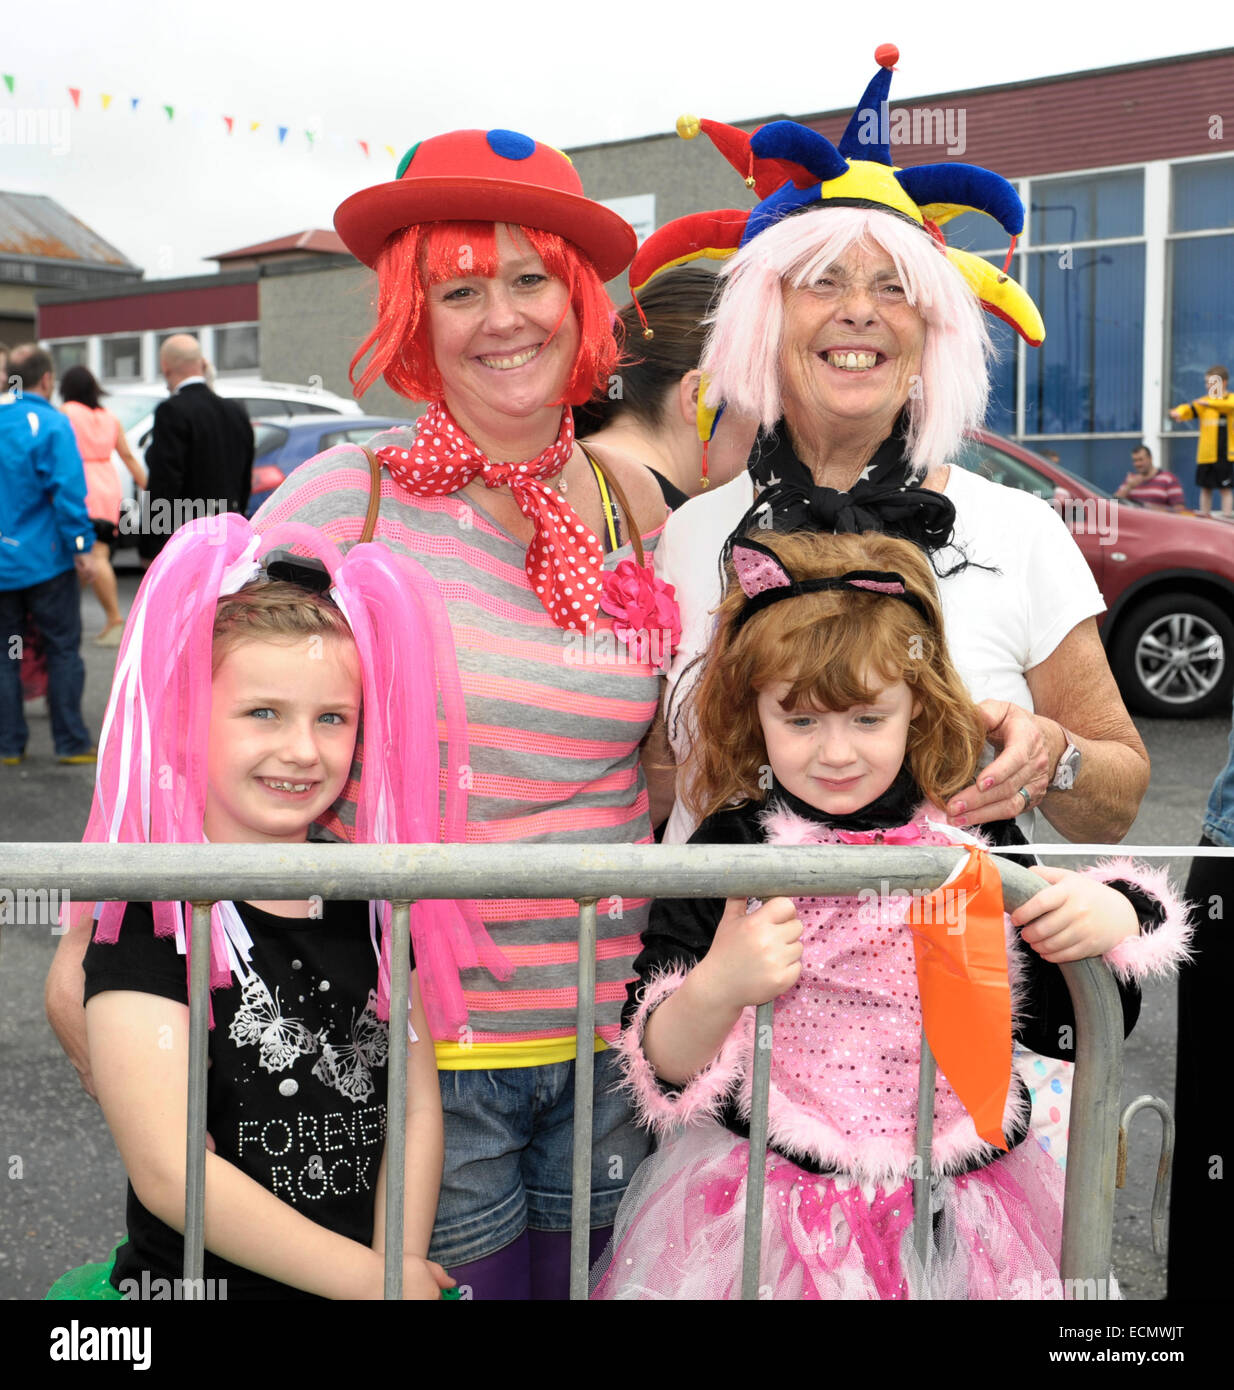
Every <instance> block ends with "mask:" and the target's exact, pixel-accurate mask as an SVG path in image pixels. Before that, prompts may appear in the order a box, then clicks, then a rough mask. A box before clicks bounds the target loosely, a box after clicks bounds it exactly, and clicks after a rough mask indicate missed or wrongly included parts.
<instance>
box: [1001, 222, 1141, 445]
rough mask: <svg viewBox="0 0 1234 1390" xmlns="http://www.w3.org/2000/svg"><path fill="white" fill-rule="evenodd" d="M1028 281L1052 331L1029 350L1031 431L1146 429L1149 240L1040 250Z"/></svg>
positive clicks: (1031, 263) (1027, 427) (1028, 426)
mask: <svg viewBox="0 0 1234 1390" xmlns="http://www.w3.org/2000/svg"><path fill="white" fill-rule="evenodd" d="M1028 261H1029V266H1028V284H1027V285H1026V286H1025V288H1026V289H1027V290H1028V292H1029V294H1030V295H1032V297H1033V299H1034V301H1035V302H1036V304H1037V307H1038V308H1039V309H1040V310H1041V316H1042V318H1043V319H1044V320H1045V323H1046V327H1047V331H1046V338H1045V342H1044V343H1043V344H1042V345H1041V347H1039V348H1036V349H1035V350H1034V351H1032V352H1030V353H1028V354H1027V358H1026V368H1027V370H1026V375H1025V402H1024V407H1025V409H1024V431H1025V433H1026V434H1029V435H1034V434H1108V433H1111V432H1115V431H1120V430H1138V429H1139V428H1140V415H1141V408H1142V394H1141V393H1142V379H1143V357H1144V350H1143V344H1144V246H1143V244H1139V245H1129V246H1109V247H1106V248H1105V249H1102V248H1100V247H1092V246H1089V247H1081V248H1078V249H1076V250H1074V251H1073V250H1072V249H1071V248H1070V247H1066V248H1064V249H1063V250H1062V251H1040V252H1036V253H1034V254H1032V255H1030V256H1029V258H1028Z"/></svg>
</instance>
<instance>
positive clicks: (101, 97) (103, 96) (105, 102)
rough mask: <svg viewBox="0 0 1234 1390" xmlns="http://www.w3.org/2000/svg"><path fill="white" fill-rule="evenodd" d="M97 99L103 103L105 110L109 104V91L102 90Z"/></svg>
mask: <svg viewBox="0 0 1234 1390" xmlns="http://www.w3.org/2000/svg"><path fill="white" fill-rule="evenodd" d="M99 100H100V101H101V102H102V103H103V110H104V111H106V110H107V108H108V107H109V106H110V105H111V93H110V92H102V93H101V94H100V95H99Z"/></svg>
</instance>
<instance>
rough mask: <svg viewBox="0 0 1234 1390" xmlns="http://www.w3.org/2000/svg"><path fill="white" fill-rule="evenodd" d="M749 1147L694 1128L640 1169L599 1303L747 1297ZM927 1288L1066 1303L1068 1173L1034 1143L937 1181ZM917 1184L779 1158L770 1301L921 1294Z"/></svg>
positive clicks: (772, 1200) (604, 1269) (766, 1212)
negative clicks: (834, 1173)
mask: <svg viewBox="0 0 1234 1390" xmlns="http://www.w3.org/2000/svg"><path fill="white" fill-rule="evenodd" d="M748 1162H749V1145H748V1144H747V1142H746V1141H745V1140H744V1139H741V1138H739V1137H738V1136H737V1135H735V1134H731V1133H730V1132H729V1131H728V1130H726V1129H723V1128H722V1127H721V1126H719V1125H716V1124H706V1125H692V1126H690V1127H688V1128H687V1129H685V1130H683V1131H682V1132H681V1133H679V1134H678V1135H676V1136H675V1137H674V1138H672V1139H670V1140H669V1141H668V1142H667V1143H666V1144H664V1146H663V1147H662V1148H660V1149H659V1150H658V1151H657V1152H656V1153H654V1154H652V1156H651V1157H650V1158H648V1159H647V1160H646V1161H645V1162H644V1163H643V1164H642V1166H641V1167H640V1168H639V1170H638V1172H637V1173H636V1174H635V1176H634V1181H633V1182H632V1183H631V1184H630V1189H629V1191H628V1192H627V1193H626V1196H625V1199H624V1201H623V1202H622V1205H621V1210H620V1211H619V1212H618V1214H617V1222H616V1225H615V1227H614V1230H613V1240H612V1243H611V1245H610V1246H609V1250H608V1252H607V1254H606V1257H605V1259H604V1260H603V1261H601V1263H600V1264H599V1265H598V1266H597V1270H596V1278H595V1281H594V1283H593V1290H594V1291H593V1293H592V1297H593V1298H597V1299H657V1298H661V1299H708V1300H716V1299H736V1298H739V1297H740V1295H741V1249H742V1239H743V1233H744V1223H745V1188H746V1170H747V1166H748ZM933 1203H934V1212H935V1214H934V1248H933V1251H932V1253H931V1256H930V1267H929V1275H928V1296H929V1297H931V1298H937V1299H973V1298H980V1299H1000V1298H1001V1299H1014V1298H1041V1297H1047V1298H1048V1297H1050V1296H1055V1297H1061V1289H1060V1287H1059V1279H1058V1258H1059V1250H1060V1248H1061V1243H1062V1206H1063V1174H1062V1170H1061V1169H1060V1168H1059V1166H1058V1165H1057V1164H1056V1163H1055V1162H1054V1161H1053V1160H1052V1159H1051V1158H1050V1157H1049V1156H1048V1155H1047V1154H1046V1153H1045V1152H1043V1150H1042V1149H1041V1148H1040V1147H1039V1146H1038V1145H1037V1144H1035V1143H1032V1142H1026V1143H1023V1144H1021V1145H1020V1146H1019V1147H1018V1148H1016V1149H1014V1150H1012V1152H1011V1153H1010V1154H1008V1155H1007V1156H1006V1157H1005V1158H1001V1159H999V1160H998V1161H997V1162H995V1163H992V1164H990V1165H989V1166H988V1167H986V1168H981V1169H978V1170H977V1171H976V1172H973V1173H966V1174H963V1175H961V1176H960V1177H955V1178H940V1179H938V1180H937V1181H936V1182H935V1184H934V1196H933ZM912 1222H913V1188H912V1183H911V1182H908V1181H905V1182H904V1183H902V1184H900V1185H899V1186H896V1187H891V1188H886V1187H872V1186H870V1185H868V1184H860V1183H857V1182H855V1181H853V1180H852V1179H849V1178H847V1177H818V1176H816V1175H815V1174H812V1173H807V1172H805V1171H804V1170H803V1169H801V1168H798V1167H797V1166H796V1164H793V1163H790V1162H788V1160H787V1159H784V1158H780V1157H779V1156H778V1155H776V1154H770V1153H769V1154H768V1156H767V1181H766V1189H765V1193H764V1205H763V1244H762V1265H761V1273H760V1278H759V1296H760V1297H761V1298H777V1299H823V1298H837V1299H908V1298H920V1297H922V1295H923V1282H924V1281H923V1276H922V1272H921V1267H920V1265H919V1263H918V1262H917V1260H916V1257H915V1255H914V1252H913V1249H912Z"/></svg>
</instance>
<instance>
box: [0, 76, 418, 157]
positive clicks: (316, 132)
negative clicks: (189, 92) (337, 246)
mask: <svg viewBox="0 0 1234 1390" xmlns="http://www.w3.org/2000/svg"><path fill="white" fill-rule="evenodd" d="M18 76H19V74H17V73H12V72H4V73H0V79H2V80H3V82H4V90H5V92H7V94H8V95H9V96H10V97H16V95H17V78H18ZM61 90H63V91H66V92H67V93H68V96H69V99H70V101H71V102H72V104H73V109H74V110H75V111H82V104H81V103H82V96H83V95H84V94H85V92H86V89H85V88H83V87H70V86H67V85H66V86H65V87H63V88H62V89H61ZM22 91H23V96H24V97H25V99H26V100H31V99H33V100H34V101H35V102H36V103H38V102H44V101H46V100H47V98H48V96H49V95H50V93H49V91H48V84H47V83H46V82H44V81H43V80H41V79H36V80H35V81H34V83H33V88H31V86H30V85H29V83H26V85H24V86H23V89H22ZM97 95H98V101H99V105H98V107H97V108H94V109H95V110H98V111H103V112H108V113H110V111H111V108H112V104H113V102H117V96H116V93H115V92H114V91H113V92H99V93H98V94H97ZM91 100H92V101H93V97H91ZM123 100H124V99H123V98H120V99H119V101H120V102H122V101H123ZM142 102H143V98H142V97H140V96H129V98H128V107H129V114H130V115H137V114H139V108H140V107H141V106H142ZM146 109H148V110H151V111H153V110H155V109H157V110H159V111H161V112H162V113H163V115H164V116H165V117H166V119H167V122H168V124H175V125H176V127H177V129H181V128H184V127H191V128H193V129H200V128H201V127H202V126H203V125H204V124H205V123H206V121H207V120H208V119H209V113H208V112H205V111H202V110H200V109H199V108H197V107H185V106H183V105H182V104H180V103H177V102H162V103H158V104H157V106H156V107H148V108H146ZM177 111H179V112H180V114H181V115H182V116H184V117H185V119H183V120H181V121H177V120H176V114H177ZM186 113H187V114H186ZM83 114H84V113H83ZM219 116H220V119H221V120H222V122H223V125H224V127H225V129H226V132H227V134H228V135H234V134H235V130H236V122H237V120H239V119H240V118H239V117H238V116H235V115H224V114H223V113H221V112H220V113H219ZM246 124H247V126H248V132H249V134H250V135H256V134H257V133H258V132H259V131H261V132H264V133H268V135H269V136H270V137H273V138H274V139H275V140H276V142H277V144H279V145H280V146H285V145H286V144H287V137H288V135H289V134H290V133H291V130H292V127H291V125H290V124H278V123H277V122H270V121H263V120H248V121H247V122H246ZM302 129H303V131H304V137H305V143H304V147H303V148H304V149H305V151H306V152H307V153H309V154H311V153H313V151H314V150H315V149H316V148H317V147H318V145H320V144H321V143H322V141H321V139H320V138H319V137H321V136H322V135H323V132H322V131H321V130H320V129H319V128H316V127H313V126H306V127H302ZM324 134H325V139H326V141H327V143H328V144H329V147H330V149H331V150H333V151H337V152H342V151H344V150H348V149H350V150H352V151H353V152H354V151H355V150H359V152H360V154H361V155H363V157H364V158H365V159H371V158H372V156H373V151H374V149H379V150H381V151H383V152H384V153H385V155H386V156H387V157H388V158H389V159H391V160H397V159H398V148H397V147H396V146H394V145H389V144H386V143H385V142H384V141H380V142H375V141H372V140H369V139H360V138H359V137H353V138H351V139H350V140H349V139H348V138H347V137H345V136H343V135H340V134H336V133H335V132H333V131H331V132H328V133H324Z"/></svg>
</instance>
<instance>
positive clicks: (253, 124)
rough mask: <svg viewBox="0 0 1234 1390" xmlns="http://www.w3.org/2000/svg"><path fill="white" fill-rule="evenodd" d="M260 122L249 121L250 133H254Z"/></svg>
mask: <svg viewBox="0 0 1234 1390" xmlns="http://www.w3.org/2000/svg"><path fill="white" fill-rule="evenodd" d="M260 124H261V122H260V121H250V122H249V134H250V135H252V133H253V132H254V131H255V130H256V129H257V127H258V126H259V125H260Z"/></svg>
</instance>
